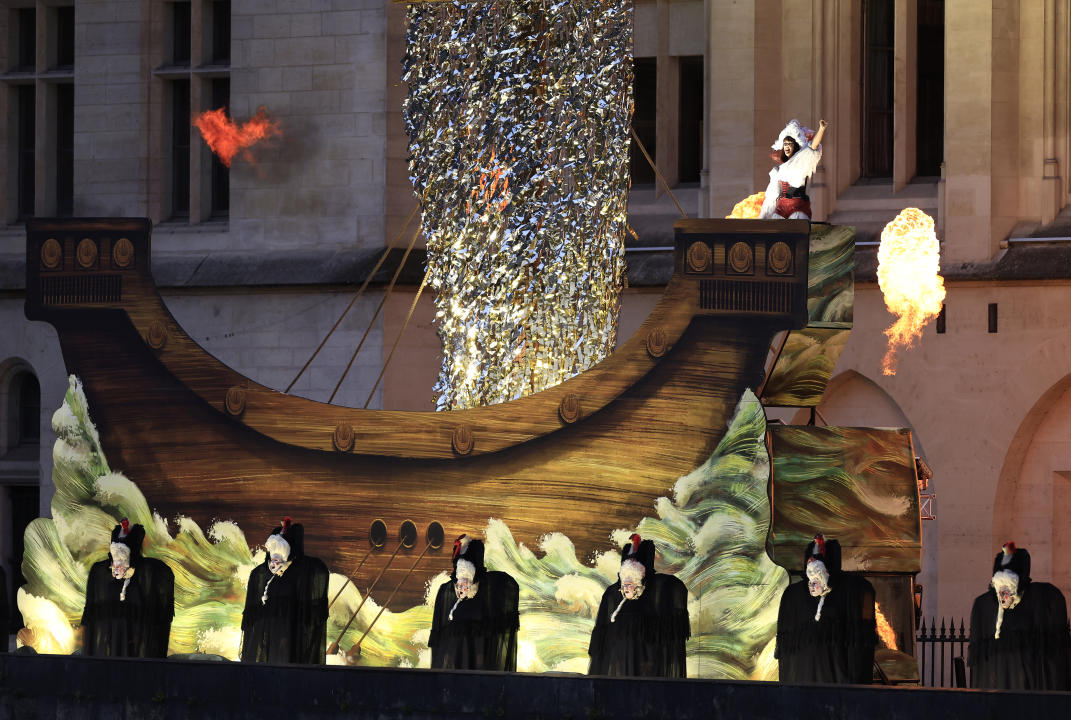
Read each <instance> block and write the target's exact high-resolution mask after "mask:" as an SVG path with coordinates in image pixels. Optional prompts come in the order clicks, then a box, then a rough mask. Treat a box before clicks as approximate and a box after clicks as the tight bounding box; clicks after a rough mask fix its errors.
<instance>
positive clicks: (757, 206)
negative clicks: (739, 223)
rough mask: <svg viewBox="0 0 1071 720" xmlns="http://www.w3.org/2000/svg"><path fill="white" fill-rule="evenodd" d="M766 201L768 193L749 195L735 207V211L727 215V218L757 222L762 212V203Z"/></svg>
mask: <svg viewBox="0 0 1071 720" xmlns="http://www.w3.org/2000/svg"><path fill="white" fill-rule="evenodd" d="M765 200H766V191H765V190H763V191H762V192H757V193H755V194H754V195H748V196H747V197H746V198H744V199H743V200H741V201H740V202H738V203H737V204H736V205H734V206H733V211H732V212H731V213H729V214H728V215H726V216H725V217H727V218H742V219H744V220H757V219H758V217H759V214H760V213H761V212H762V203H763V201H765Z"/></svg>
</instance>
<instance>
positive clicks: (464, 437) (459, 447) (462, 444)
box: [450, 425, 476, 455]
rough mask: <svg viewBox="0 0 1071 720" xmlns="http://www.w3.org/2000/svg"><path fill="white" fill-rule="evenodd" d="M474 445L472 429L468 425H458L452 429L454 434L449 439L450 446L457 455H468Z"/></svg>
mask: <svg viewBox="0 0 1071 720" xmlns="http://www.w3.org/2000/svg"><path fill="white" fill-rule="evenodd" d="M475 444H476V441H475V438H473V436H472V428H470V427H469V426H468V425H458V426H457V427H455V428H454V434H453V436H452V437H451V438H450V445H451V446H453V448H454V452H456V453H457V454H458V455H468V454H469V453H470V452H472V448H473V446H474V445H475Z"/></svg>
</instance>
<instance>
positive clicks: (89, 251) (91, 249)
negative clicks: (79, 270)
mask: <svg viewBox="0 0 1071 720" xmlns="http://www.w3.org/2000/svg"><path fill="white" fill-rule="evenodd" d="M99 252H100V251H99V250H97V244H96V243H95V242H93V241H92V240H90V239H89V238H82V240H81V242H79V243H78V248H77V249H76V250H75V253H74V254H75V257H77V258H78V264H79V265H81V266H82V267H84V268H91V267H93V266H94V265H96V264H97V254H98V253H99Z"/></svg>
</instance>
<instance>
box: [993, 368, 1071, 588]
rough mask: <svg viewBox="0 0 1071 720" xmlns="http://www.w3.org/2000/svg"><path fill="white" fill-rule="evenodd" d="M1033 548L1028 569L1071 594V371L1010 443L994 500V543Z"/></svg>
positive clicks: (1040, 402)
mask: <svg viewBox="0 0 1071 720" xmlns="http://www.w3.org/2000/svg"><path fill="white" fill-rule="evenodd" d="M1009 540H1012V541H1014V542H1015V543H1016V544H1017V545H1019V546H1020V547H1025V548H1027V549H1028V550H1029V551H1030V559H1031V571H1030V574H1031V576H1032V577H1033V578H1035V579H1037V580H1045V581H1047V582H1051V583H1053V584H1054V585H1056V586H1057V587H1059V588H1060V590H1062V591H1063V593H1064V595H1065V596H1066V595H1068V594H1071V375H1068V376H1067V377H1065V378H1064V379H1062V380H1061V381H1060V382H1058V383H1056V384H1055V385H1053V386H1052V387H1051V388H1049V390H1047V391H1046V392H1045V393H1043V394H1042V395H1041V397H1040V398H1039V399H1038V401H1037V402H1036V403H1035V404H1034V407H1033V408H1031V410H1030V412H1029V413H1027V416H1026V418H1025V419H1024V420H1023V422H1022V423H1021V424H1020V426H1019V429H1018V430H1017V431H1016V433H1015V437H1014V438H1013V440H1012V442H1011V445H1010V446H1009V448H1008V452H1007V455H1006V456H1005V459H1004V465H1003V467H1002V468H1001V472H1000V480H999V481H998V483H997V494H996V497H995V498H994V500H993V547H992V548H991V550H992V552H993V553H994V554H995V553H996V551H997V547H998V546H999V545H1001V544H1002V543H1004V542H1007V541H1009Z"/></svg>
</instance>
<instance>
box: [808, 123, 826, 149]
mask: <svg viewBox="0 0 1071 720" xmlns="http://www.w3.org/2000/svg"><path fill="white" fill-rule="evenodd" d="M827 127H829V123H827V122H826V121H825V120H819V121H818V132H816V133H815V134H814V138H812V139H811V147H812V148H814V149H815V150H817V149H818V146H819V145H821V144H822V136H824V135H825V134H826V128H827Z"/></svg>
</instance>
